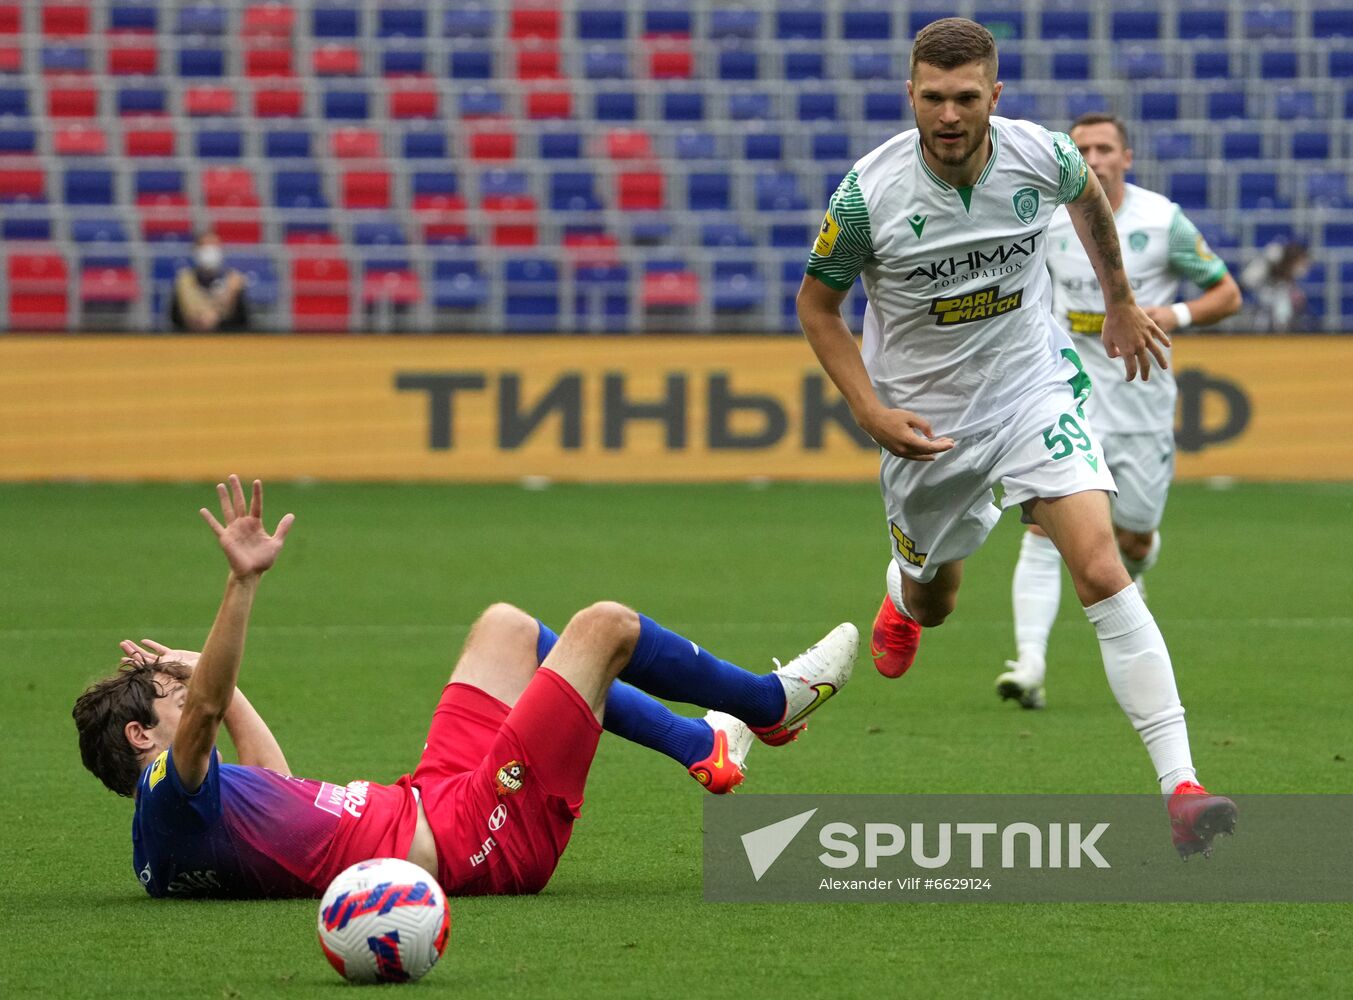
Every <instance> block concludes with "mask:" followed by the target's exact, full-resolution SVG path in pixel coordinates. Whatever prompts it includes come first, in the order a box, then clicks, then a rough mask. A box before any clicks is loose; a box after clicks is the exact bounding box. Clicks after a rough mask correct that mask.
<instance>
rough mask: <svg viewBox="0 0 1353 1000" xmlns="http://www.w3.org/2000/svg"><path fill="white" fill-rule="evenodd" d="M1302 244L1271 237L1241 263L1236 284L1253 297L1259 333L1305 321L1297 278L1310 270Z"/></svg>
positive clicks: (1288, 328)
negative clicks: (1256, 255)
mask: <svg viewBox="0 0 1353 1000" xmlns="http://www.w3.org/2000/svg"><path fill="white" fill-rule="evenodd" d="M1310 267H1311V257H1310V254H1309V253H1307V251H1306V244H1304V243H1301V242H1298V241H1296V240H1292V241H1287V242H1284V241H1282V240H1275V241H1274V242H1272V243H1270V244H1269V245H1268V246H1266V247H1265V248H1264V252H1263V253H1262V254H1260V255H1259V256H1258V257H1256V258H1255V259H1254V260H1252V261H1250V262H1249V263H1248V264H1246V265H1245V269H1244V270H1243V271H1241V272H1240V284H1241V285H1242V286H1243V287H1244V289H1245V291H1247V292H1249V293H1250V294H1251V295H1252V296H1253V297H1254V299H1255V301H1256V304H1257V309H1256V311H1255V314H1254V327H1255V329H1256V331H1258V332H1260V333H1291V332H1295V331H1300V330H1304V329H1306V327H1307V324H1308V322H1309V316H1308V315H1307V312H1306V292H1305V291H1303V289H1302V287H1301V279H1302V278H1303V277H1304V276H1305V275H1306V272H1307V271H1308V270H1310Z"/></svg>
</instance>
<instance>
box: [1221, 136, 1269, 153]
mask: <svg viewBox="0 0 1353 1000" xmlns="http://www.w3.org/2000/svg"><path fill="white" fill-rule="evenodd" d="M1221 155H1222V158H1223V159H1225V160H1259V159H1263V157H1264V155H1265V154H1264V136H1263V134H1262V133H1260V132H1255V131H1251V130H1248V129H1245V130H1233V131H1229V132H1226V133H1224V134H1223V135H1222V145H1221Z"/></svg>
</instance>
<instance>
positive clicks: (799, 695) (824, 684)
mask: <svg viewBox="0 0 1353 1000" xmlns="http://www.w3.org/2000/svg"><path fill="white" fill-rule="evenodd" d="M859 649H860V630H859V629H857V628H856V627H855V626H854V625H852V624H850V622H846V623H844V624H842V625H838V626H836V628H834V629H832V630H831V631H830V632H828V633H827V634H826V635H825V636H823V637H822V638H821V639H820V640H818V642H817V643H816V644H814V645H813V646H810V647H809V648H808V649H807V650H805V651H804V652H802V653H800V654H799V655H798V656H796V657H794V659H792V660H790V661H789V662H788V663H786V664H783V665H781V663H780V661H779V660H776V661H775V676H777V677H779V678H780V683H781V684H783V685H784V688H785V715H784V718H783V719H781V720H780V721H779V722H777V723H776V724H775V725H772V726H762V727H760V728H757V727H752V732H753V733H754V734H755V735H756V738H757V739H759V740H760V741H761V742H762V743H765V744H766V745H767V746H772V747H778V746H783V745H784V744H786V743H788V742H790V741H791V740H795V739H798V736H799V733H801V732H802V731H803V729H804V727H805V726H806V725H808V716H810V715H811V714H813V713H814V712H816V711H817V710H818V709H819V708H821V707H822V705H823V704H824V703H825V702H826V701H827V699H828V698H830V697H831V696H832V695H834V694H836V692H838V691H840V690H841V689H842V688H843V687H845V686H846V681H848V680H850V673H851V671H852V670H853V669H854V667H855V654H856V653H858V652H859Z"/></svg>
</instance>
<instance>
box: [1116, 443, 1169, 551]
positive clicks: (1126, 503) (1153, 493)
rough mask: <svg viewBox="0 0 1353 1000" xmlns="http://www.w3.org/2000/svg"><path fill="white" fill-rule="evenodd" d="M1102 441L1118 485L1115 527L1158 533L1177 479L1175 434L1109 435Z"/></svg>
mask: <svg viewBox="0 0 1353 1000" xmlns="http://www.w3.org/2000/svg"><path fill="white" fill-rule="evenodd" d="M1100 440H1101V441H1102V442H1103V444H1104V457H1105V458H1106V459H1107V460H1108V463H1109V468H1110V469H1112V470H1113V478H1114V480H1115V481H1117V483H1118V498H1117V499H1116V500H1115V501H1114V504H1113V523H1114V524H1116V525H1118V527H1120V528H1126V529H1127V530H1128V531H1140V532H1142V533H1146V532H1148V531H1155V530H1156V529H1157V528H1158V527H1160V522H1161V519H1162V518H1163V517H1164V516H1165V500H1166V497H1167V496H1168V495H1169V493H1170V480H1172V479H1173V478H1174V434H1173V433H1172V432H1170V431H1157V432H1153V433H1147V434H1105V435H1104V436H1103V437H1102V438H1101V439H1100Z"/></svg>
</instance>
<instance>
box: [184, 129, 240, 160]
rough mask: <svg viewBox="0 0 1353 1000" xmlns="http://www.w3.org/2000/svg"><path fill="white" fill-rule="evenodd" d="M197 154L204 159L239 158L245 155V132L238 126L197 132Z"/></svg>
mask: <svg viewBox="0 0 1353 1000" xmlns="http://www.w3.org/2000/svg"><path fill="white" fill-rule="evenodd" d="M196 146H197V155H198V156H200V157H202V158H203V159H212V160H238V159H239V158H240V157H241V156H243V155H244V132H242V131H241V130H240V129H237V128H229V129H208V130H204V131H201V132H198V133H197V143H196Z"/></svg>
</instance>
